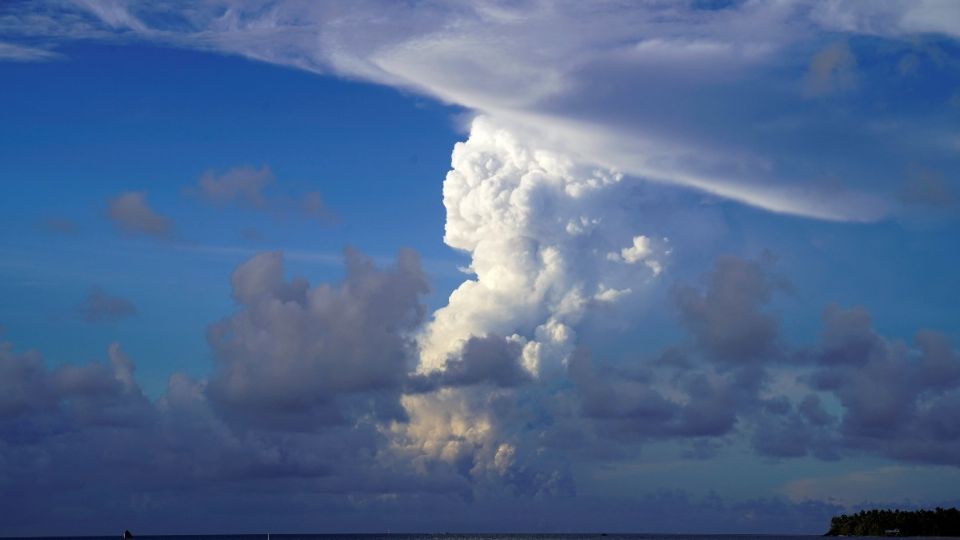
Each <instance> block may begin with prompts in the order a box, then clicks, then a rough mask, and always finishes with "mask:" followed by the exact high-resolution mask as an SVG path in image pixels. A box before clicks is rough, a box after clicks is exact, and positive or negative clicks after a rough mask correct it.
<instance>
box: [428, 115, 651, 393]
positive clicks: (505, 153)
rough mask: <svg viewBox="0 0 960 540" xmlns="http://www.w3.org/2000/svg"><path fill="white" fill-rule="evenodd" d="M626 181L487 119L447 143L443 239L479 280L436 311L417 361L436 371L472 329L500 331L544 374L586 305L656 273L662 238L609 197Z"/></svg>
mask: <svg viewBox="0 0 960 540" xmlns="http://www.w3.org/2000/svg"><path fill="white" fill-rule="evenodd" d="M621 181H622V176H621V175H620V174H618V173H617V172H616V171H613V170H610V169H602V168H593V167H585V166H582V165H577V164H576V163H574V162H573V161H571V160H570V159H569V158H567V157H566V156H564V155H561V154H558V153H556V152H551V151H547V150H543V149H541V148H538V147H537V146H536V145H535V144H529V143H525V142H522V141H521V140H520V139H519V138H518V137H516V136H515V135H514V134H513V133H511V132H510V131H509V130H507V129H505V128H503V127H500V126H499V125H497V124H496V122H494V121H493V120H492V119H490V118H487V117H483V116H481V117H478V118H477V119H476V120H474V122H473V125H472V128H471V132H470V138H469V139H468V140H467V141H466V142H464V143H459V144H457V146H456V148H455V149H454V151H453V170H451V171H450V172H449V173H448V174H447V179H446V181H445V182H444V185H443V202H444V206H445V207H446V210H447V223H446V234H445V236H444V241H445V242H446V243H447V244H448V245H450V246H452V247H454V248H457V249H461V250H464V251H466V252H468V253H470V255H471V263H470V268H469V271H470V272H473V273H475V274H476V278H475V279H469V280H467V281H464V282H463V283H462V284H461V285H460V286H459V287H458V288H457V289H456V290H455V291H454V292H453V294H451V295H450V301H449V304H448V305H447V306H446V307H444V308H441V309H439V310H438V311H437V312H436V313H435V314H434V318H433V320H432V321H431V322H430V324H429V326H428V327H427V330H426V333H425V334H424V336H423V339H422V341H421V347H422V357H421V363H420V370H421V371H426V372H429V371H431V370H437V369H442V368H443V367H444V365H445V363H446V361H447V359H448V358H449V356H450V355H451V354H455V353H457V352H458V351H459V349H460V347H461V346H462V345H463V344H464V343H465V342H466V340H467V339H468V338H470V337H471V336H482V335H486V334H496V335H501V336H509V338H510V339H511V340H514V341H517V342H519V343H521V344H523V352H522V362H523V367H524V368H525V369H526V370H527V371H529V372H530V374H531V375H534V376H536V375H539V373H540V371H541V370H542V369H543V368H545V367H547V368H548V367H554V366H556V365H558V364H559V363H561V362H562V361H563V360H564V359H565V358H566V356H567V355H568V354H569V353H570V352H571V350H572V345H573V338H574V330H573V328H572V327H573V326H574V325H575V324H576V323H577V322H578V321H579V319H580V318H581V317H582V316H583V313H584V311H585V310H586V309H588V308H589V306H590V305H592V304H597V303H608V302H614V301H616V300H617V299H618V298H619V297H620V296H622V295H625V294H628V293H630V292H631V287H636V286H637V284H638V283H642V282H643V281H644V280H645V279H648V278H650V277H652V276H654V275H656V273H658V271H659V269H660V268H661V265H662V263H661V262H660V258H661V257H662V255H663V248H662V247H660V246H656V244H659V242H658V243H652V242H651V240H650V239H649V238H648V237H646V236H644V235H642V234H638V233H636V232H635V231H632V230H630V229H629V226H628V223H629V220H628V219H627V216H625V215H617V212H616V210H615V208H616V207H612V206H611V205H609V204H606V203H608V202H609V200H610V198H611V195H614V194H615V193H616V191H617V190H618V188H619V187H620V183H621ZM611 209H614V211H611Z"/></svg>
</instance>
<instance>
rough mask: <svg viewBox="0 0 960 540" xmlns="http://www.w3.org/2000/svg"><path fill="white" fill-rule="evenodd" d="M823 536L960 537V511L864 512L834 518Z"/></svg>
mask: <svg viewBox="0 0 960 540" xmlns="http://www.w3.org/2000/svg"><path fill="white" fill-rule="evenodd" d="M824 536H960V510H957V509H956V508H949V509H945V508H937V509H935V510H914V511H901V510H862V511H860V512H859V513H857V514H852V515H849V516H848V515H846V514H843V515H840V516H835V517H834V518H833V519H831V520H830V530H829V531H827V533H826V535H824Z"/></svg>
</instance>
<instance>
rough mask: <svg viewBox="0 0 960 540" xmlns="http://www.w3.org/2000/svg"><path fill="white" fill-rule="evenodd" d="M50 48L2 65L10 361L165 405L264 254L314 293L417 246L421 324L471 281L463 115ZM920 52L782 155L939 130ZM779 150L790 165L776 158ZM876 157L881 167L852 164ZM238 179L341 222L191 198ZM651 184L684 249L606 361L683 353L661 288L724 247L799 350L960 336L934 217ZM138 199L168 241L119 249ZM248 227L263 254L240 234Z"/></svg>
mask: <svg viewBox="0 0 960 540" xmlns="http://www.w3.org/2000/svg"><path fill="white" fill-rule="evenodd" d="M938 46H940V47H949V46H950V45H949V44H938ZM852 47H853V48H854V52H855V53H856V55H857V59H858V64H857V68H858V70H860V71H861V73H864V74H869V76H864V77H863V80H871V81H874V80H878V75H877V73H874V71H877V70H890V69H891V68H890V66H889V62H886V63H884V64H883V65H880V64H876V65H874V64H872V63H871V61H870V60H871V57H870V52H869V51H870V50H871V48H870V47H860V46H858V44H857V42H852ZM59 51H60V52H61V53H62V54H63V56H64V58H63V59H61V60H57V61H52V62H41V63H15V62H5V63H0V80H2V81H3V84H2V85H0V117H2V119H3V121H2V122H0V162H2V164H3V167H2V170H0V175H2V176H0V178H2V181H0V215H2V220H0V254H2V258H0V300H2V301H0V324H2V325H3V327H4V328H5V334H4V336H5V338H6V339H9V340H11V341H13V342H14V343H15V344H16V346H17V347H18V348H21V349H27V348H34V349H38V350H39V351H41V352H42V353H44V355H45V358H46V359H47V361H48V362H49V363H52V364H55V363H60V362H65V361H84V360H87V359H90V358H102V357H103V356H104V354H105V353H104V351H105V349H106V345H107V344H108V343H109V342H111V341H114V340H116V341H120V342H121V343H122V345H123V347H124V349H125V350H127V351H128V352H129V353H130V355H131V356H132V357H133V358H134V359H135V362H136V364H137V367H138V374H139V377H140V379H141V381H142V384H144V386H145V388H146V389H147V390H148V391H149V392H150V393H151V394H154V395H156V394H158V393H159V392H160V389H161V388H162V386H163V385H164V384H165V380H166V378H167V376H169V374H170V373H172V372H174V371H186V372H187V373H189V374H191V375H194V376H200V375H203V374H205V373H206V372H207V371H208V369H209V366H210V363H209V351H208V349H207V347H206V344H205V341H204V339H205V338H204V329H205V328H206V326H207V325H208V324H209V323H211V322H213V321H215V320H217V319H219V318H221V317H223V316H225V315H226V314H228V313H229V312H230V311H231V309H232V305H233V304H232V299H231V298H230V293H229V282H228V278H229V273H230V271H231V270H232V269H233V268H234V267H235V265H236V264H238V263H239V262H241V261H242V260H244V259H245V258H246V257H248V256H249V255H250V254H252V253H255V252H256V251H258V250H262V249H283V250H285V251H287V252H289V253H290V255H289V256H288V272H289V273H290V274H297V275H303V276H305V277H307V278H308V279H309V280H310V281H311V283H318V282H322V281H330V280H336V279H338V277H339V275H340V273H341V267H340V265H339V263H338V262H337V257H338V254H339V252H340V250H341V249H342V248H343V247H344V246H345V245H353V246H356V247H358V248H359V249H360V250H362V251H363V252H364V253H368V254H371V255H372V256H374V257H376V258H377V260H379V261H381V262H382V263H386V262H387V261H389V260H390V259H391V258H392V255H393V253H395V252H396V250H397V249H398V248H400V247H403V246H406V247H412V248H414V249H416V250H417V251H418V252H419V253H420V254H421V255H422V257H423V258H424V261H425V266H426V267H427V270H428V272H429V273H430V274H431V279H432V286H433V293H432V294H431V296H430V297H429V298H428V304H429V306H430V307H431V308H436V307H438V306H440V305H443V304H444V302H445V298H446V296H447V294H448V293H449V292H450V290H452V288H453V287H455V286H456V285H457V284H458V283H459V281H460V280H461V279H462V275H461V274H458V272H457V270H456V268H457V266H458V265H463V264H464V263H465V258H464V257H463V256H462V255H460V254H457V253H455V252H453V251H452V250H450V249H449V248H447V247H445V246H444V245H443V243H442V235H443V222H444V214H443V207H442V203H441V196H442V194H441V183H442V181H443V177H444V175H445V174H446V171H447V170H448V167H449V159H450V152H451V149H452V147H453V145H454V143H455V142H456V141H458V140H461V139H463V138H464V136H465V135H464V134H463V133H462V131H461V130H460V129H459V128H458V122H459V120H460V117H461V115H462V114H463V111H461V110H459V109H456V108H452V107H448V106H444V105H442V104H439V103H437V102H434V101H431V100H428V99H425V98H421V97H419V96H415V95H411V94H405V93H402V92H398V91H396V90H392V89H386V88H382V87H378V86H374V85H369V84H362V83H357V82H351V81H345V80H342V79H337V78H334V77H325V76H318V75H315V74H310V73H306V72H302V71H297V70H293V69H287V68H282V67H277V66H273V65H267V64H262V63H257V62H251V61H248V60H244V59H240V58H236V57H230V56H224V55H217V54H208V53H203V52H195V51H184V50H177V49H169V48H158V47H147V46H137V45H129V44H127V45H122V46H121V45H118V46H107V45H70V46H65V47H62V48H61V49H59ZM953 52H956V51H953ZM931 58H932V57H930V58H927V57H921V58H920V59H919V60H918V62H917V65H915V66H913V67H912V68H911V69H912V70H913V71H912V72H910V73H907V75H906V76H903V77H900V78H899V79H896V80H894V79H891V81H893V82H891V83H890V86H889V87H886V86H885V87H883V88H872V87H869V86H867V85H861V86H860V87H859V88H858V89H857V92H856V93H853V94H852V95H851V96H848V97H845V98H839V97H838V98H830V99H828V100H827V103H826V105H824V106H823V107H821V108H819V109H816V110H814V109H810V110H804V111H782V113H783V114H784V115H792V114H793V115H795V114H800V115H806V116H807V117H808V118H809V117H811V116H814V117H813V118H810V121H814V122H823V123H824V125H825V126H826V127H825V128H824V130H823V133H824V138H823V139H821V140H816V141H814V140H809V141H794V142H795V143H796V144H798V145H808V146H807V147H806V148H807V150H809V149H810V148H813V149H816V148H824V149H829V148H830V147H831V146H832V144H831V141H832V140H835V138H836V137H844V136H849V134H850V129H849V126H845V125H844V121H845V120H844V113H843V110H844V108H845V107H846V108H850V107H854V108H857V109H858V110H860V111H863V110H868V109H869V108H871V107H874V108H877V110H878V112H883V113H884V115H886V116H887V117H889V116H890V114H891V111H894V112H895V113H896V114H902V117H903V118H905V119H906V118H910V119H912V121H913V122H914V124H913V125H919V124H918V122H920V123H922V122H928V123H929V125H931V126H934V127H936V126H943V125H945V124H947V123H948V122H949V121H950V119H951V118H956V116H957V114H958V112H957V111H955V110H949V109H948V110H946V112H943V111H944V108H943V106H942V104H943V103H944V102H945V101H946V100H948V99H949V97H950V92H952V91H953V89H955V88H957V85H956V83H957V76H956V71H955V70H954V71H953V72H951V73H952V75H950V76H943V72H944V67H943V66H942V65H940V64H937V62H936V61H935V59H931ZM794 68H797V69H800V68H799V67H797V66H794ZM922 70H929V72H923V71H922ZM938 70H939V71H938ZM934 71H936V73H934ZM947 72H950V71H949V70H947ZM901 75H902V74H901ZM891 76H892V74H891ZM789 79H790V80H793V81H796V79H797V77H795V76H794V77H791V78H789ZM879 80H883V77H879ZM858 100H859V101H858ZM958 108H960V107H958ZM934 111H941V114H940V116H939V117H935V116H934ZM817 114H819V115H822V117H816V115H817ZM944 115H946V117H944ZM858 117H859V115H856V116H854V117H853V118H858ZM705 129H709V126H705ZM897 137H899V138H901V139H902V138H903V137H902V134H897ZM876 140H881V139H876ZM781 142H782V139H781ZM869 146H870V145H869V144H865V145H864V148H862V149H861V150H862V151H858V152H857V153H856V155H851V156H847V158H846V159H849V160H857V163H856V165H857V167H851V170H852V169H859V170H863V169H864V168H866V169H868V170H869V169H871V168H873V169H876V170H881V169H883V168H884V167H885V166H886V165H885V164H886V163H888V162H887V161H886V159H887V157H888V156H885V155H883V153H882V151H883V148H879V149H878V150H880V151H881V152H879V153H874V152H872V150H871V148H869ZM845 148H850V145H845ZM769 150H771V151H775V152H777V153H778V154H777V155H778V157H780V158H782V159H784V160H785V161H789V160H790V155H788V154H787V152H788V150H787V149H785V148H780V149H775V148H770V149H769ZM908 151H910V150H908ZM916 152H917V153H916V158H917V159H916V161H917V162H918V166H921V167H931V168H934V169H937V170H941V171H947V173H948V174H949V173H950V172H951V171H953V172H955V171H957V170H960V167H958V163H957V161H956V159H955V158H954V159H951V158H949V157H944V155H945V154H944V153H943V152H924V150H923V149H922V148H918V149H916ZM802 153H807V154H809V152H807V151H806V150H805V151H804V152H802ZM934 155H936V156H938V157H936V158H935V159H934V158H933V157H932V156H934ZM901 157H902V156H901ZM830 159H831V161H832V162H835V163H842V161H843V159H844V157H843V156H831V158H830ZM870 159H875V160H876V162H875V163H876V164H875V165H873V166H870V165H869V164H867V166H866V167H864V162H865V161H866V160H870ZM934 161H935V162H934ZM241 165H251V166H256V167H259V166H262V165H267V166H269V167H270V168H271V170H272V171H273V173H274V175H275V176H276V178H277V182H276V186H274V188H275V189H277V190H279V191H282V192H284V193H290V194H296V193H302V192H304V191H308V190H317V191H319V192H320V193H321V194H322V196H323V198H324V200H325V202H326V203H327V205H328V206H329V208H330V209H331V210H332V211H333V212H334V213H335V214H336V215H337V216H339V222H338V223H336V224H332V225H331V224H324V223H321V222H319V221H316V220H309V219H306V218H303V217H297V216H286V217H282V218H277V217H276V216H271V215H267V214H264V213H258V212H256V211H252V210H249V209H242V208H215V207H212V206H209V205H207V204H204V203H203V202H202V201H199V200H196V199H191V198H190V197H187V196H185V195H184V193H183V189H184V187H186V186H189V185H192V184H195V183H196V181H197V177H198V176H199V175H200V174H202V173H203V172H205V171H208V170H214V171H217V172H224V171H226V170H228V169H231V168H233V167H237V166H241ZM897 174H901V172H899V171H898V172H897ZM853 183H854V184H860V185H869V183H870V180H869V179H868V178H863V179H860V180H859V181H857V182H853ZM643 189H648V188H643V187H638V190H641V191H642V190H643ZM656 189H658V190H660V191H662V193H660V194H659V196H661V197H664V198H665V200H667V201H669V204H665V205H664V206H663V210H661V211H659V212H658V211H652V212H651V214H650V215H649V216H646V217H644V218H643V221H646V222H648V223H649V225H650V227H651V231H652V232H662V233H663V234H665V235H668V236H671V237H672V238H674V239H675V240H676V241H675V246H676V249H675V250H674V253H673V254H672V255H671V260H670V263H669V267H668V272H667V274H666V276H665V278H664V280H663V281H664V283H663V284H662V285H661V286H657V287H654V288H653V290H651V291H650V292H648V293H645V294H649V297H650V298H649V302H647V303H646V306H647V307H641V308H638V309H639V310H640V312H639V313H634V314H633V315H634V316H636V328H635V330H631V331H630V332H626V333H624V332H620V331H618V332H619V333H617V332H614V334H617V336H619V337H616V338H615V339H613V340H612V341H609V342H608V345H606V346H600V347H599V348H600V349H601V352H602V353H604V354H605V355H608V356H609V357H613V358H615V357H617V356H621V357H626V356H629V355H631V354H634V353H635V352H636V351H637V350H638V349H637V347H639V348H640V349H639V350H641V351H644V350H646V351H650V352H653V351H656V350H657V349H658V347H660V346H661V345H664V344H667V343H670V342H671V341H673V340H675V339H676V338H677V337H678V336H680V335H682V334H681V333H680V332H679V331H677V330H676V329H675V324H674V322H675V319H674V317H673V315H672V314H671V312H670V309H669V308H668V307H666V306H668V305H669V284H671V283H676V282H690V281H693V280H695V279H696V278H697V276H698V275H699V274H701V273H703V272H705V271H706V270H708V269H709V267H710V265H711V264H712V261H713V259H714V257H715V256H716V255H717V254H719V253H736V254H740V255H746V256H756V255H757V254H759V253H761V252H762V251H764V250H771V251H773V252H774V253H775V254H776V255H777V256H778V258H779V262H778V263H777V269H778V270H779V271H780V272H781V273H782V274H783V275H784V276H785V277H787V278H788V279H789V280H790V281H791V282H792V284H793V289H792V291H788V292H785V293H782V294H780V296H779V297H778V299H777V300H776V301H775V304H774V307H775V309H776V310H777V312H778V313H780V314H782V315H783V321H784V325H785V328H786V336H785V337H786V339H788V340H790V341H794V340H795V341H798V342H802V341H808V340H809V339H810V338H811V337H812V336H813V335H814V334H815V333H816V332H817V331H818V329H819V326H820V322H819V313H820V311H821V309H822V308H823V306H824V305H826V304H827V303H830V302H838V303H840V304H843V305H854V304H857V305H863V306H865V307H866V308H867V309H868V310H870V312H871V313H872V314H873V316H874V319H875V324H876V326H877V328H878V329H879V330H880V331H881V332H883V333H884V334H886V335H890V336H894V337H901V338H905V339H909V338H910V337H911V336H912V334H913V333H914V332H915V331H916V330H917V329H918V328H937V329H940V330H942V331H944V332H946V333H947V334H948V335H949V336H950V337H951V338H952V339H953V340H954V341H955V342H957V341H960V328H958V327H960V325H958V324H957V322H958V321H957V315H956V310H955V306H956V305H958V303H960V286H958V285H960V284H958V282H957V277H956V268H957V267H958V263H960V253H958V252H960V250H958V249H957V241H956V238H957V237H958V233H960V226H958V224H957V222H956V220H955V219H954V218H951V217H950V216H949V215H947V216H944V215H940V213H938V212H940V210H938V209H935V208H933V209H930V210H929V211H927V210H926V209H923V208H920V209H918V210H917V211H916V212H915V214H916V215H912V216H907V217H901V218H898V219H890V220H886V221H882V222H880V223H874V224H849V223H827V222H821V221H815V220H809V219H804V218H795V217H786V216H781V215H776V214H772V213H769V212H765V211H762V210H756V209H752V208H748V207H745V206H743V205H741V204H737V203H731V202H724V201H720V200H715V199H712V198H709V197H704V196H702V195H700V194H696V193H691V192H687V191H682V190H673V189H669V188H656ZM128 190H137V191H140V190H142V191H146V192H147V194H148V200H149V202H150V204H151V206H152V207H153V208H155V209H156V210H157V211H158V212H160V213H162V214H164V215H166V216H169V217H170V218H171V219H173V221H174V222H175V224H176V235H175V237H174V238H172V239H169V240H156V239H151V238H142V237H132V236H125V235H122V234H119V233H117V231H116V230H115V229H114V227H113V226H112V224H111V223H109V222H108V220H107V219H106V218H105V217H104V209H105V206H106V200H107V198H108V197H111V196H114V195H117V194H118V193H120V192H123V191H128ZM680 209H683V210H682V211H681V210H680ZM931 216H932V217H931ZM51 219H54V220H68V221H70V222H71V223H73V224H74V225H75V227H76V230H75V231H74V232H72V233H71V234H58V233H52V232H50V231H49V230H47V228H45V227H44V226H43V223H44V222H45V221H46V220H51ZM250 230H256V231H257V232H258V234H259V236H260V238H259V239H255V240H251V239H250V238H249V236H250V235H249V234H247V235H245V234H244V231H250ZM95 285H99V286H101V287H103V288H104V289H106V290H107V291H108V292H110V293H114V294H117V295H121V296H123V297H126V298H129V299H130V300H131V301H133V303H134V304H135V305H136V306H137V308H138V315H137V316H135V317H132V318H129V319H125V320H122V321H118V322H115V323H110V324H101V325H91V324H88V323H84V322H82V321H80V320H79V319H78V318H77V317H76V316H75V309H76V305H77V304H78V303H79V302H80V300H81V299H82V298H83V296H84V294H85V293H86V292H87V291H88V290H89V289H90V288H91V287H92V286H95ZM616 326H617V325H612V327H614V328H615V327H616ZM591 333H598V334H603V335H608V334H609V330H608V329H607V328H606V326H605V325H604V323H603V321H597V322H596V324H594V321H587V325H586V328H585V329H584V335H585V336H587V335H590V334H591Z"/></svg>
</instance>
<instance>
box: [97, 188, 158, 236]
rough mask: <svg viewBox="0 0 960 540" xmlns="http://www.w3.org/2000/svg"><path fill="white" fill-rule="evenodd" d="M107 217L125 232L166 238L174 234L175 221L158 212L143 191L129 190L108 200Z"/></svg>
mask: <svg viewBox="0 0 960 540" xmlns="http://www.w3.org/2000/svg"><path fill="white" fill-rule="evenodd" d="M107 217H108V218H110V220H111V221H113V224H114V225H115V226H116V227H117V228H118V229H120V230H121V231H123V232H126V233H134V234H144V235H147V236H154V237H158V238H166V237H169V236H171V235H172V234H173V222H172V221H171V220H170V219H169V218H167V217H165V216H163V215H161V214H158V213H157V212H156V211H155V210H154V209H153V208H151V207H150V205H149V203H148V202H147V195H146V193H144V192H142V191H127V192H124V193H121V194H119V195H117V196H116V197H111V198H110V199H108V200H107Z"/></svg>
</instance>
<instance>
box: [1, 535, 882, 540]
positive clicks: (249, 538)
mask: <svg viewBox="0 0 960 540" xmlns="http://www.w3.org/2000/svg"><path fill="white" fill-rule="evenodd" d="M814 538H819V535H756V534H599V533H597V534H508V533H503V534H480V533H478V534H460V533H438V534H271V535H270V537H269V539H270V540H812V539H814ZM861 538H871V537H861ZM877 538H880V537H877ZM4 539H5V540H21V539H22V540H121V539H120V535H112V536H32V537H4ZM133 540H267V535H266V534H209V535H175V536H173V535H171V536H166V535H165V536H149V535H142V536H141V535H135V536H134V539H133Z"/></svg>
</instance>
